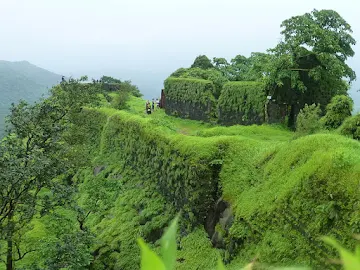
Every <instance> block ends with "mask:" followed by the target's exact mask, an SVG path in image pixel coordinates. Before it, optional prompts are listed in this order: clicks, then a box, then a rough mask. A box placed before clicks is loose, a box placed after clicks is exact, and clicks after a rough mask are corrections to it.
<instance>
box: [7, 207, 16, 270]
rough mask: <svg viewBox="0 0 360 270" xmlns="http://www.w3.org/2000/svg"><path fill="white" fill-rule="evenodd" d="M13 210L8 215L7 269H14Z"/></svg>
mask: <svg viewBox="0 0 360 270" xmlns="http://www.w3.org/2000/svg"><path fill="white" fill-rule="evenodd" d="M13 215H14V214H13V211H11V212H10V213H9V216H8V232H7V253H6V270H13V269H14V268H13V264H14V263H13V231H14V224H13Z"/></svg>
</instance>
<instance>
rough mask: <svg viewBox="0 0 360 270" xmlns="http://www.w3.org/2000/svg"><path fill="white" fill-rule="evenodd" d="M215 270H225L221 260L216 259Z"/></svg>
mask: <svg viewBox="0 0 360 270" xmlns="http://www.w3.org/2000/svg"><path fill="white" fill-rule="evenodd" d="M217 270H226V269H225V266H224V264H223V262H222V260H221V258H219V259H218V263H217Z"/></svg>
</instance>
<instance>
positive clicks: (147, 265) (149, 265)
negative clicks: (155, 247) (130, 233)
mask: <svg viewBox="0 0 360 270" xmlns="http://www.w3.org/2000/svg"><path fill="white" fill-rule="evenodd" d="M138 244H139V246H140V250H141V270H166V268H165V265H164V263H163V262H162V260H161V259H160V258H159V256H158V255H156V253H155V252H154V251H152V250H151V249H150V248H149V247H148V246H147V245H146V243H145V242H144V240H142V239H138Z"/></svg>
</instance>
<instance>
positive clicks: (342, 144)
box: [0, 98, 360, 270]
mask: <svg viewBox="0 0 360 270" xmlns="http://www.w3.org/2000/svg"><path fill="white" fill-rule="evenodd" d="M128 104H129V108H128V109H127V113H126V112H122V113H120V112H119V111H117V110H114V109H111V108H106V106H104V107H103V108H101V109H97V110H92V111H90V113H89V114H88V115H87V117H88V119H82V120H81V124H84V123H85V124H84V125H83V126H82V125H78V126H76V130H77V131H78V133H79V138H80V140H81V136H85V137H84V138H87V145H79V146H78V147H79V148H78V150H79V151H83V152H84V153H86V152H88V157H89V158H92V159H93V158H94V156H95V157H96V158H95V159H94V160H93V164H94V166H95V165H99V164H107V165H108V166H107V168H106V169H105V170H104V171H103V172H101V173H100V174H99V175H98V176H93V173H92V169H93V168H91V167H90V168H87V169H85V170H84V171H82V172H80V173H79V175H78V176H77V178H78V179H79V181H84V179H85V181H84V183H83V184H82V185H81V187H80V197H79V202H80V204H81V205H82V206H83V207H85V208H86V207H89V209H91V210H92V211H93V214H91V215H90V216H89V220H88V221H87V226H89V227H90V228H91V229H92V231H93V232H95V233H96V234H97V240H96V241H97V245H98V246H102V245H103V244H104V243H105V244H106V245H107V247H106V248H105V249H104V248H103V249H102V250H101V251H100V255H99V257H100V258H102V259H101V260H102V261H103V262H104V261H105V262H106V263H109V264H114V265H115V267H117V269H119V268H122V267H124V269H136V266H134V265H136V264H137V262H138V257H137V256H138V255H139V250H138V247H137V244H136V238H137V237H149V236H150V235H151V234H152V233H153V231H154V228H155V229H156V228H159V227H160V228H161V227H163V226H164V225H165V224H167V223H168V221H169V220H171V219H172V218H173V215H174V214H175V211H174V209H173V208H172V206H171V205H170V204H168V203H165V201H164V198H163V197H162V195H160V194H159V193H157V192H154V190H155V186H152V185H156V183H155V182H154V183H150V184H149V183H147V184H146V188H144V186H143V183H142V181H141V180H140V177H138V176H137V172H136V170H133V171H124V170H123V167H124V162H125V161H124V160H120V159H119V158H118V156H117V153H116V152H113V153H111V151H110V152H106V151H105V152H103V154H102V153H101V151H100V149H106V148H108V149H112V147H113V146H111V145H104V144H106V140H104V138H103V137H104V136H105V135H104V132H107V131H106V130H107V129H111V128H114V127H110V126H107V125H109V123H111V121H110V120H111V119H112V117H114V116H115V115H117V116H118V117H123V118H124V117H125V118H127V120H129V121H136V122H139V123H140V122H141V123H142V124H144V125H146V126H147V127H149V128H151V129H152V130H151V132H152V133H154V134H155V135H156V134H158V135H159V136H161V137H164V138H168V139H169V140H170V141H171V142H172V143H171V145H170V147H174V146H176V147H180V146H182V147H185V148H186V149H188V151H189V153H190V154H191V153H193V154H192V155H195V153H196V154H197V152H198V151H203V152H205V153H206V152H208V151H211V149H212V148H211V146H212V145H214V144H217V143H219V142H221V143H223V144H224V145H226V146H227V147H226V149H225V150H224V151H225V152H224V153H223V156H222V159H223V166H222V170H221V172H220V181H221V186H222V195H223V198H224V199H225V200H227V201H228V202H230V203H231V206H232V208H233V212H234V215H235V223H234V225H233V226H232V227H231V229H230V235H227V236H225V238H226V239H228V240H229V241H230V242H231V241H232V240H233V239H237V240H239V239H240V240H241V241H240V242H241V243H240V244H239V245H240V250H241V251H240V253H238V254H237V256H236V257H235V258H233V261H232V262H231V263H230V264H229V265H227V269H230V270H231V269H239V268H240V267H242V266H244V265H245V264H247V263H248V262H249V261H250V260H251V259H253V258H254V256H256V255H258V256H259V258H258V260H259V262H260V265H261V266H264V268H265V269H268V268H267V267H266V265H274V264H280V265H294V264H313V265H315V266H316V265H317V263H316V261H315V262H314V260H313V259H312V257H311V256H317V255H318V254H320V253H321V252H319V251H318V250H317V247H316V246H314V245H312V242H311V241H310V242H309V241H308V239H306V238H305V237H303V236H302V235H301V234H300V233H299V232H298V231H296V230H294V229H293V228H291V226H290V227H289V225H288V224H287V223H286V221H285V220H284V218H283V217H282V215H284V216H286V217H287V215H289V214H288V212H290V213H292V214H290V217H293V216H295V218H296V219H297V220H298V221H299V223H301V226H303V229H304V231H305V233H309V234H312V235H313V236H315V237H318V236H320V235H324V234H330V235H333V236H336V237H338V236H339V235H340V236H341V237H343V238H341V237H340V239H341V240H342V242H346V243H348V244H349V245H351V244H352V242H351V241H349V240H348V239H345V238H349V237H348V236H350V235H351V234H352V233H356V232H357V233H358V232H359V227H358V225H357V224H360V216H359V214H358V213H359V209H358V207H359V206H358V201H359V194H358V192H357V189H356V187H357V186H358V179H360V166H359V164H360V155H359V153H360V143H358V142H356V141H353V140H350V139H347V138H344V137H341V136H337V135H331V134H318V135H312V136H306V137H302V138H299V139H296V140H294V139H293V137H294V136H293V133H291V132H289V131H286V130H284V129H282V128H281V127H278V126H266V125H264V126H232V127H213V126H210V125H209V124H206V123H200V122H197V121H192V120H184V119H178V118H173V117H170V116H167V115H165V113H164V112H163V111H162V110H157V111H155V112H154V113H153V114H151V115H150V116H149V115H146V114H145V111H144V107H145V101H144V100H142V99H139V98H131V100H130V101H129V103H128ZM106 119H108V120H106ZM94 123H97V124H96V125H94ZM117 128H118V127H117ZM120 128H121V127H120ZM120 132H121V130H120ZM115 137H116V136H115ZM116 140H117V139H116V138H114V140H113V141H112V143H113V142H116ZM192 145H197V147H192ZM202 145H203V147H207V146H209V147H210V148H208V149H201V148H202ZM113 149H116V148H115V147H114V148H113ZM114 151H117V150H114ZM104 153H105V154H104ZM109 153H110V154H109ZM85 158H86V155H85V156H84V159H85ZM119 173H120V174H121V176H119ZM112 176H113V177H112ZM114 179H115V180H114ZM116 179H118V180H116ZM139 188H140V189H139ZM105 195H106V196H105ZM95 202H96V204H94V203H95ZM144 205H145V206H146V207H145V208H144ZM143 208H144V209H143ZM136 209H138V210H136ZM139 209H143V210H140V211H139ZM329 217H330V218H329ZM144 220H145V221H146V220H147V222H145V223H144V222H143V221H144ZM139 223H141V224H144V225H141V226H139ZM337 229H338V230H339V231H337ZM255 232H256V233H257V234H255ZM259 235H260V236H259ZM338 239H339V238H338ZM150 240H151V239H147V241H148V242H149V241H150ZM179 243H180V247H181V249H180V250H179V252H178V259H179V261H178V262H177V269H179V270H180V269H184V270H185V269H190V270H191V269H213V268H214V266H215V265H216V259H217V255H218V254H219V253H222V255H223V256H224V257H225V258H227V257H228V256H229V254H227V252H224V251H223V250H216V249H213V248H212V247H211V243H210V241H209V239H208V237H207V234H206V233H205V231H204V229H203V228H202V227H199V228H197V229H196V230H195V231H194V232H193V233H191V234H189V235H187V236H186V237H185V238H182V239H181V240H180V242H179ZM119 246H121V247H122V248H121V252H114V251H113V250H114V249H115V250H116V249H117V247H119ZM156 247H157V244H156V243H155V244H153V248H155V249H156ZM307 247H309V248H307ZM320 255H322V256H324V255H326V254H324V253H321V254H320ZM101 256H103V257H101ZM34 258H37V255H36V254H34V255H31V256H29V260H30V259H32V260H34ZM316 258H318V257H316ZM23 263H24V265H26V261H24V262H23ZM99 267H100V266H99ZM0 269H1V268H0ZM95 269H102V268H95ZM320 269H321V268H320ZM327 269H330V268H327Z"/></svg>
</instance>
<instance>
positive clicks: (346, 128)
mask: <svg viewBox="0 0 360 270" xmlns="http://www.w3.org/2000/svg"><path fill="white" fill-rule="evenodd" d="M339 133H340V134H342V135H345V136H349V137H350V138H353V139H355V140H360V114H357V115H354V116H351V117H349V118H347V119H345V121H344V123H343V124H342V125H341V126H340V128H339Z"/></svg>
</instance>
